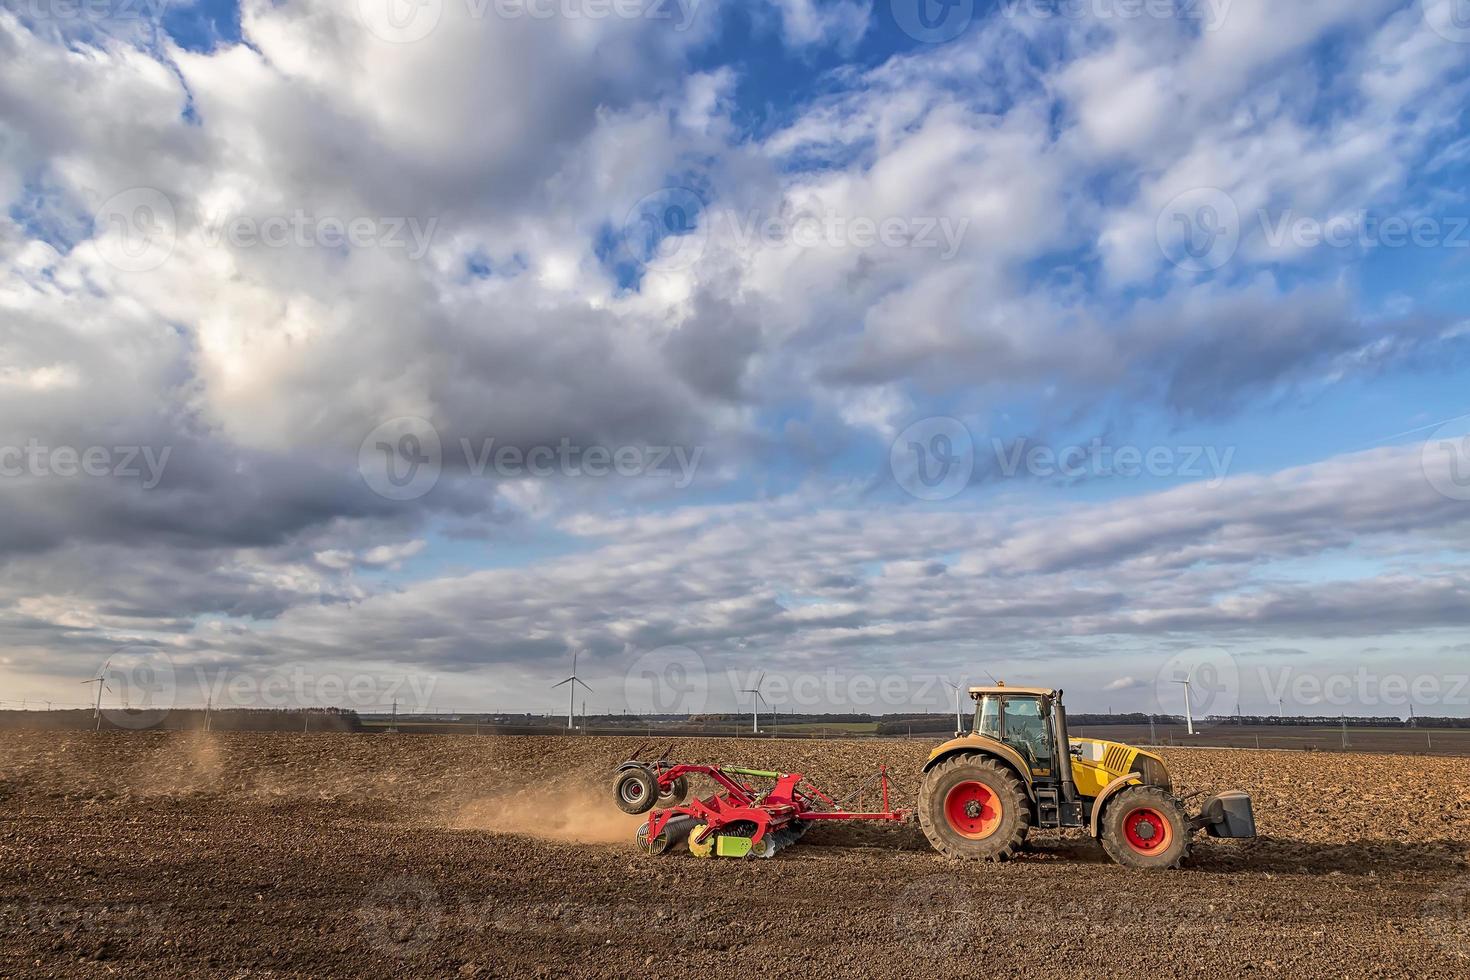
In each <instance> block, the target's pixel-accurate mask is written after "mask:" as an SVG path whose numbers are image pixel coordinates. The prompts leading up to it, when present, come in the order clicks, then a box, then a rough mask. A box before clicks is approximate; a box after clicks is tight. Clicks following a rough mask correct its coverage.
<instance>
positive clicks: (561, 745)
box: [0, 733, 1470, 977]
mask: <svg viewBox="0 0 1470 980" xmlns="http://www.w3.org/2000/svg"><path fill="white" fill-rule="evenodd" d="M635 745H636V741H635V740H633V739H627V740H624V739H616V738H583V739H573V738H551V737H522V738H514V737H507V738H494V737H482V738H475V737H472V736H466V737H439V736H399V737H392V736H380V735H327V734H322V735H307V736H300V735H295V736H291V735H263V734H239V735H215V736H205V735H180V734H173V735H168V734H152V735H137V734H132V735H129V734H116V735H105V734H104V735H101V736H95V735H68V734H59V733H5V734H3V735H0V977H9V976H89V977H90V976H129V977H131V976H148V977H174V976H180V977H181V976H230V977H233V976H241V977H243V976H259V977H308V976H343V977H348V976H364V977H390V976H450V977H454V976H466V977H471V976H479V977H490V976H516V977H525V976H548V977H550V976H565V975H574V976H598V977H607V976H639V977H650V976H656V975H665V976H668V975H675V974H679V975H686V976H700V975H708V976H718V975H734V976H747V975H751V974H753V973H755V972H757V971H767V970H777V971H779V972H781V973H783V974H785V973H797V972H801V973H811V974H812V975H818V976H859V977H867V976H875V977H876V976H916V975H917V976H955V977H961V976H962V977H973V976H976V975H977V973H979V974H985V975H1017V974H1021V973H1023V972H1024V973H1026V974H1028V975H1031V976H1041V977H1046V976H1077V975H1084V974H1086V975H1110V974H1111V975H1120V976H1139V975H1149V976H1185V975H1189V976H1198V975H1211V974H1213V975H1235V974H1237V973H1239V972H1243V971H1246V970H1255V971H1261V972H1265V973H1268V974H1281V975H1290V976H1385V977H1387V976H1395V975H1401V974H1404V973H1413V974H1417V975H1422V976H1465V975H1467V971H1470V858H1467V855H1470V781H1467V780H1466V779H1465V778H1464V773H1465V761H1464V760H1458V759H1440V758H1427V757H1410V756H1387V755H1383V756H1350V755H1315V754H1296V753H1279V752H1253V751H1251V752H1235V751H1208V750H1185V749H1180V750H1175V751H1171V752H1169V753H1168V759H1169V761H1170V762H1171V763H1172V764H1173V766H1174V767H1175V770H1176V774H1177V776H1178V777H1179V780H1180V782H1181V783H1182V784H1183V785H1182V787H1181V789H1182V791H1183V792H1186V793H1192V792H1195V791H1201V792H1213V791H1215V790H1218V789H1228V788H1235V787H1238V788H1241V789H1245V790H1248V791H1250V792H1251V793H1252V794H1253V795H1254V797H1255V800H1256V815H1257V819H1258V822H1259V825H1260V830H1261V833H1262V835H1263V836H1262V837H1261V838H1259V839H1257V840H1255V841H1251V842H1225V841H1210V840H1201V841H1200V842H1199V844H1198V845H1197V847H1196V850H1195V856H1194V858H1193V859H1192V860H1191V862H1190V865H1189V868H1188V869H1187V870H1185V871H1181V872H1174V873H1167V874H1154V875H1143V874H1138V873H1130V872H1126V871H1123V870H1121V869H1119V868H1117V867H1115V866H1113V865H1112V864H1110V863H1108V862H1107V861H1106V859H1105V857H1104V856H1103V854H1102V851H1101V848H1099V847H1098V846H1097V845H1096V844H1094V843H1093V842H1091V841H1089V840H1087V839H1086V838H1082V837H1077V836H1075V835H1069V836H1063V835H1060V834H1056V833H1051V834H1046V835H1041V836H1039V837H1037V838H1036V840H1035V844H1034V846H1033V848H1032V850H1031V851H1029V852H1028V853H1027V854H1026V855H1024V856H1023V857H1022V858H1021V859H1020V860H1018V861H1015V862H1013V863H1011V864H1007V865H1002V866H997V867H986V866H981V867H976V866H969V865H956V864H951V863H947V862H945V861H944V860H942V859H941V858H939V857H938V856H937V855H935V854H934V853H933V852H932V851H930V850H929V849H928V847H927V844H926V842H925V841H924V839H923V836H922V834H921V833H920V832H919V830H918V828H917V826H916V825H912V824H909V825H898V826H894V825H863V824H829V825H826V826H820V827H817V828H816V829H814V830H813V832H812V833H810V834H808V835H807V836H806V838H805V839H804V840H803V841H802V843H801V844H800V845H798V846H796V847H793V848H790V849H788V850H786V851H783V852H781V854H779V855H778V856H777V857H776V858H774V859H772V860H769V861H750V862H742V861H699V860H696V859H694V858H692V857H689V856H688V855H687V854H686V853H684V852H682V851H680V852H675V853H673V854H670V855H668V856H665V857H662V858H647V857H644V856H642V855H640V854H638V853H637V852H636V851H635V850H634V848H633V845H632V835H633V829H634V828H635V827H636V825H637V823H638V822H639V819H638V818H631V817H628V816H626V815H625V814H622V813H620V812H618V811H617V810H616V808H614V807H613V805H612V802H611V795H610V793H609V792H608V789H607V786H608V776H609V775H610V773H611V770H612V767H613V766H614V765H615V764H616V763H617V762H618V761H621V759H622V758H623V757H624V756H625V754H626V753H628V752H629V751H631V750H632V749H633V748H634V747H635ZM924 753H925V746H923V745H922V744H919V743H915V742H907V741H852V742H808V741H779V740H772V741H759V742H757V741H751V740H740V741H735V740H719V739H686V740H681V741H680V742H679V743H678V744H676V746H675V754H676V755H677V756H678V757H679V758H682V759H688V760H691V761H719V762H728V763H732V764H746V765H761V766H774V767H780V768H786V769H790V770H794V771H801V772H806V773H807V774H808V775H810V776H812V777H813V778H814V779H815V780H817V781H818V782H819V783H820V784H821V785H823V786H824V787H826V788H828V789H834V790H842V789H844V788H845V787H850V786H856V785H857V784H858V783H860V782H861V781H862V780H863V779H864V778H865V777H866V776H867V775H868V774H869V773H871V772H872V770H873V769H874V768H875V767H876V766H877V765H879V764H880V763H886V764H887V765H888V766H889V767H890V768H891V769H892V770H893V772H894V773H895V774H896V777H897V782H898V786H899V790H898V796H899V799H900V801H901V802H904V803H911V802H912V799H913V795H914V790H915V788H916V782H917V781H916V778H915V774H916V773H917V770H918V767H919V765H920V763H921V762H922V759H923V755H924Z"/></svg>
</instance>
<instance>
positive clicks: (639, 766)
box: [616, 760, 648, 772]
mask: <svg viewBox="0 0 1470 980" xmlns="http://www.w3.org/2000/svg"><path fill="white" fill-rule="evenodd" d="M647 768H648V764H647V763H644V762H636V761H633V760H629V761H628V762H625V763H623V764H622V765H620V766H618V768H617V770H616V771H617V772H622V771H623V770H624V769H647Z"/></svg>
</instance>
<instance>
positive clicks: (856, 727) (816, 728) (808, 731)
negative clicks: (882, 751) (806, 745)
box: [775, 721, 878, 735]
mask: <svg viewBox="0 0 1470 980" xmlns="http://www.w3.org/2000/svg"><path fill="white" fill-rule="evenodd" d="M775 730H776V731H777V732H779V733H781V734H784V735H873V734H876V733H877V731H878V723H877V722H876V721H852V722H839V723H837V724H831V725H828V724H818V723H816V722H810V723H803V724H799V725H777V726H775Z"/></svg>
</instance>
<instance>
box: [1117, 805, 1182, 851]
mask: <svg viewBox="0 0 1470 980" xmlns="http://www.w3.org/2000/svg"><path fill="white" fill-rule="evenodd" d="M1123 837H1124V838H1125V839H1126V840H1127V841H1128V846H1129V847H1131V848H1133V849H1134V850H1135V851H1138V852H1139V853H1141V854H1154V853H1157V852H1158V851H1162V850H1163V849H1164V848H1166V847H1168V846H1169V845H1170V844H1171V843H1173V841H1174V827H1173V825H1172V824H1170V823H1169V821H1168V820H1167V819H1166V818H1165V817H1164V815H1163V814H1162V813H1160V812H1159V811H1157V810H1155V809H1154V808H1153V807H1149V806H1141V807H1139V808H1138V809H1137V810H1134V811H1132V812H1131V813H1129V814H1128V815H1127V816H1126V817H1124V818H1123Z"/></svg>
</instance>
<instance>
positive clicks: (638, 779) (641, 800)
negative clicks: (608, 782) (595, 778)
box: [613, 768, 658, 814]
mask: <svg viewBox="0 0 1470 980" xmlns="http://www.w3.org/2000/svg"><path fill="white" fill-rule="evenodd" d="M613 796H614V797H615V798H616V799H617V803H618V809H619V810H622V811H623V812H624V813H634V814H637V813H647V812H648V811H649V810H652V809H653V804H654V801H655V800H657V799H658V780H657V779H656V778H655V777H654V775H653V773H651V772H649V771H648V770H647V769H642V768H639V769H624V770H623V771H622V772H620V773H618V776H617V779H615V780H613Z"/></svg>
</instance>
